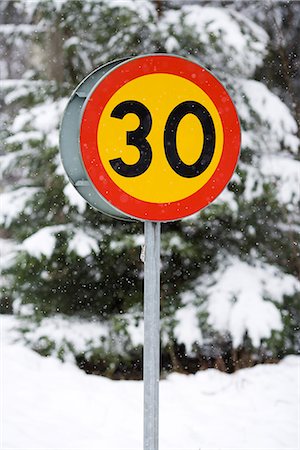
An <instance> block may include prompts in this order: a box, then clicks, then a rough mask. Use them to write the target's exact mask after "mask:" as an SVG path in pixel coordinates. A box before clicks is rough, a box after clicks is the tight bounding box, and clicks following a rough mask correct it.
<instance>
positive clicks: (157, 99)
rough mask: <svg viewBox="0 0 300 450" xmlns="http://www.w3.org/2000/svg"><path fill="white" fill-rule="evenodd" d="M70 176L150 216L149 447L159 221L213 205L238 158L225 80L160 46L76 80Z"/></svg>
mask: <svg viewBox="0 0 300 450" xmlns="http://www.w3.org/2000/svg"><path fill="white" fill-rule="evenodd" d="M60 148H61V156H62V161H63V165H64V167H65V170H66V172H67V174H68V177H69V179H70V181H71V183H72V184H73V185H74V187H75V188H76V189H77V191H78V192H79V193H80V194H81V195H82V197H84V199H85V200H86V201H87V202H89V203H90V204H91V205H92V206H94V207H95V208H96V209H98V210H99V211H101V212H103V213H105V214H108V215H110V216H113V217H116V218H119V219H123V220H134V219H137V220H141V221H144V222H145V266H144V351H143V377H144V450H158V428H159V425H158V411H159V406H158V405H159V400H158V399H159V394H158V385H159V372H160V334H159V332H160V327H159V316H160V283H159V279H160V222H167V221H173V220H179V219H182V218H183V217H186V216H189V215H191V214H193V213H196V212H197V211H200V210H201V209H202V208H204V207H206V206H207V205H209V204H210V203H211V202H212V201H213V200H214V199H215V198H216V197H217V196H218V195H219V194H220V193H221V192H222V190H223V189H224V188H225V186H226V184H227V183H228V182H229V180H230V178H231V176H232V174H233V171H234V169H235V166H236V164H237V160H238V156H239V151H240V126H239V120H238V117H237V113H236V111H235V108H234V105H233V103H232V101H231V99H230V97H229V95H228V93H227V92H226V90H225V88H224V87H223V86H222V84H221V83H220V82H219V81H218V80H217V79H216V78H215V77H214V76H213V75H212V74H211V73H210V72H209V71H207V70H206V69H204V68H203V67H201V66H199V65H198V64H196V63H194V62H191V61H188V60H186V59H184V58H180V57H177V56H173V55H166V54H155V55H146V56H139V57H136V58H129V59H123V60H119V61H113V62H111V63H109V64H107V65H105V66H103V67H100V68H99V69H97V70H95V71H94V72H92V73H91V74H90V75H89V76H88V77H87V78H86V79H85V80H83V82H82V83H80V85H79V86H78V87H77V88H76V89H75V91H74V93H73V94H72V96H71V99H70V101H69V103H68V105H67V108H66V111H65V114H64V117H63V121H62V127H61V134H60Z"/></svg>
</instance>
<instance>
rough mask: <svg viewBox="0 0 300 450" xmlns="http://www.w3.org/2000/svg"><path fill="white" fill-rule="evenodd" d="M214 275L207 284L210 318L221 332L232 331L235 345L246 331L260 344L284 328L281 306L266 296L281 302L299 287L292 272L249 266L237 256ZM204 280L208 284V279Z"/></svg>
mask: <svg viewBox="0 0 300 450" xmlns="http://www.w3.org/2000/svg"><path fill="white" fill-rule="evenodd" d="M214 278H215V282H214V284H212V285H210V286H206V294H207V296H208V300H207V311H208V314H209V317H208V321H209V323H210V324H211V325H212V326H213V327H214V329H216V330H218V331H220V332H227V331H229V332H230V333H231V335H232V338H233V345H234V347H238V346H239V345H240V344H241V343H242V341H243V337H244V334H245V333H246V332H247V333H248V336H249V337H250V339H251V340H252V343H253V345H255V346H257V347H258V346H259V345H260V340H261V339H262V338H268V337H270V336H271V331H272V330H281V329H282V321H281V316H280V313H279V311H278V308H276V306H275V305H274V304H273V303H272V302H270V301H268V300H267V299H272V300H273V301H277V302H281V301H282V297H283V295H291V294H293V293H294V292H295V291H296V290H299V289H300V285H299V282H298V280H297V279H296V278H295V277H293V276H292V275H288V274H284V273H282V272H280V271H279V270H278V269H276V268H275V267H273V266H270V265H267V264H261V265H258V264H257V265H255V266H250V265H249V264H247V263H245V262H242V261H239V260H238V259H236V258H232V260H231V261H230V262H229V264H228V265H227V267H225V269H221V270H219V271H218V272H217V273H216V274H215V276H214ZM202 282H203V283H204V284H205V280H203V281H202ZM198 290H199V291H200V290H201V280H199V287H198Z"/></svg>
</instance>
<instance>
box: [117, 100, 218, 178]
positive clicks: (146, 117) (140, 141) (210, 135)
mask: <svg viewBox="0 0 300 450" xmlns="http://www.w3.org/2000/svg"><path fill="white" fill-rule="evenodd" d="M130 113H133V114H136V115H137V116H138V118H139V119H140V124H139V126H138V128H137V129H136V130H134V131H127V145H134V146H135V147H137V148H138V150H139V151H140V159H139V160H138V162H137V163H135V164H125V163H124V161H123V160H122V159H121V158H116V159H112V160H110V161H109V162H110V165H111V166H112V168H113V169H114V170H115V171H116V172H117V173H118V174H119V175H122V176H124V177H136V176H139V175H142V174H143V173H144V172H146V170H147V169H148V168H149V166H150V164H151V161H152V149H151V146H150V144H149V142H148V141H147V139H146V137H147V136H148V134H149V133H150V130H151V127H152V117H151V114H150V111H149V110H148V109H147V108H146V106H145V105H143V104H142V103H140V102H137V101H134V100H130V101H125V102H122V103H120V104H119V105H117V106H116V107H115V108H114V109H113V111H112V113H111V117H115V118H117V119H123V118H124V117H125V116H126V114H130ZM187 114H193V115H194V116H196V117H197V118H198V119H199V121H200V123H201V125H202V128H203V134H204V141H203V148H202V149H200V156H199V158H198V160H197V161H196V162H195V163H193V164H190V165H189V164H185V163H184V162H183V161H182V159H181V158H180V156H179V154H178V149H177V144H176V135H177V129H178V126H179V124H180V122H181V120H182V119H183V118H184V117H185V116H186V115H187ZM215 135H216V133H215V127H214V123H213V120H212V118H211V115H210V113H209V112H208V110H207V109H206V108H205V107H204V106H203V105H201V104H200V103H198V102H195V101H186V102H182V103H180V104H179V105H177V106H176V107H175V108H174V109H173V111H172V112H171V114H170V115H169V117H168V119H167V123H166V126H165V130H164V147H165V153H166V158H167V160H168V162H169V164H170V166H171V167H172V169H173V170H174V171H175V172H176V173H177V174H178V175H180V176H181V177H185V178H193V177H196V176H198V175H200V174H201V173H202V172H204V171H205V169H207V167H208V166H209V164H210V162H211V160H212V157H213V154H214V148H215V140H216V137H215Z"/></svg>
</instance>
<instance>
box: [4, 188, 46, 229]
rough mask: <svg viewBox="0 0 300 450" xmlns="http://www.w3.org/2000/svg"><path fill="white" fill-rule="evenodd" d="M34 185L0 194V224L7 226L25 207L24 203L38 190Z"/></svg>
mask: <svg viewBox="0 0 300 450" xmlns="http://www.w3.org/2000/svg"><path fill="white" fill-rule="evenodd" d="M38 190H39V189H37V188H35V187H22V188H19V189H16V190H14V191H11V192H3V193H2V194H0V224H1V225H4V226H5V227H9V225H10V224H11V222H12V221H13V220H14V219H16V218H17V217H18V215H19V214H20V213H21V212H22V211H23V209H24V208H25V205H26V203H27V202H28V200H30V199H31V197H32V196H33V195H34V194H35V193H36V192H38Z"/></svg>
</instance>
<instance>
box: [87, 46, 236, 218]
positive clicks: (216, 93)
mask: <svg viewBox="0 0 300 450" xmlns="http://www.w3.org/2000/svg"><path fill="white" fill-rule="evenodd" d="M152 73H167V74H173V75H178V76H181V77H183V78H186V79H187V80H190V81H192V82H193V83H195V84H196V85H197V86H199V87H200V88H201V89H202V90H203V91H204V92H205V93H206V94H207V95H208V96H209V97H210V98H211V100H212V101H213V103H214V104H215V106H216V108H217V110H218V112H219V115H220V118H221V121H222V125H223V131H224V144H223V151H222V156H221V159H220V162H219V164H218V166H217V168H216V170H215V172H214V173H213V175H212V176H211V178H210V179H209V180H208V181H207V183H206V184H205V185H204V186H203V187H202V188H201V189H199V191H197V192H195V193H194V194H192V195H190V196H189V197H186V198H185V199H183V200H180V201H175V202H170V203H150V202H146V201H143V200H139V199H137V198H134V197H132V196H131V195H129V194H127V193H126V192H124V191H123V190H122V189H120V188H119V187H118V186H117V185H116V184H115V182H114V181H113V180H112V179H111V178H110V177H109V175H108V174H107V172H106V170H105V169H104V167H103V164H102V161H101V159H100V156H99V152H98V146H97V129H98V124H99V120H100V117H101V114H102V111H103V110H104V108H105V106H106V104H107V102H108V101H109V99H110V98H111V97H112V95H113V94H114V93H115V92H116V91H117V90H119V89H120V88H121V87H122V86H123V85H124V84H126V83H128V82H129V81H131V80H133V79H135V78H138V77H140V76H143V75H148V74H152ZM240 141H241V136H240V125H239V120H238V116H237V113H236V110H235V107H234V105H233V103H232V101H231V98H230V97H229V94H228V93H227V91H226V90H225V88H224V87H223V86H222V84H221V83H220V82H219V81H218V80H217V79H216V78H215V77H214V76H213V75H212V74H211V73H210V72H208V71H207V70H206V69H204V68H203V67H201V66H199V65H198V64H195V63H193V62H191V61H188V60H186V59H184V58H180V57H177V56H172V55H149V56H142V57H138V58H134V59H130V60H129V61H125V62H123V63H121V64H120V65H119V66H117V67H116V68H115V69H112V71H111V72H110V73H108V75H107V76H105V77H104V78H103V79H102V80H101V81H100V82H99V84H98V85H97V86H96V88H95V89H94V91H93V92H92V93H91V94H90V96H89V97H88V99H87V100H86V103H85V109H84V111H83V115H82V120H81V127H80V149H81V156H82V160H83V163H84V166H85V170H86V172H87V174H88V177H89V178H90V181H91V183H92V184H93V185H94V187H95V188H96V190H97V191H98V192H99V193H100V194H101V196H103V197H104V198H105V199H106V201H107V202H108V203H110V204H111V205H112V206H114V207H115V208H117V209H118V210H119V211H122V212H123V213H125V214H126V215H128V216H130V217H134V218H138V219H141V220H151V221H158V222H167V221H172V220H178V219H181V218H183V217H186V216H189V215H191V214H194V213H196V212H197V211H200V210H201V209H202V208H204V207H205V206H207V205H208V204H210V203H211V202H212V201H213V200H214V199H215V198H216V197H217V196H218V195H219V194H220V193H221V192H222V190H223V189H224V188H225V186H226V185H227V183H228V182H229V180H230V178H231V176H232V174H233V172H234V169H235V167H236V164H237V161H238V157H239V152H240ZM100 175H101V177H100ZM100 178H101V179H100Z"/></svg>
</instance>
